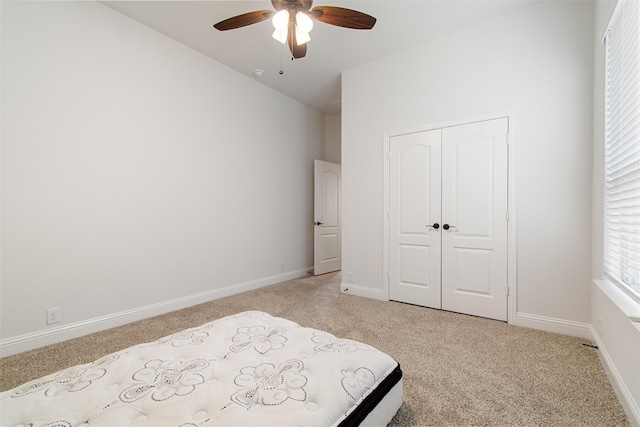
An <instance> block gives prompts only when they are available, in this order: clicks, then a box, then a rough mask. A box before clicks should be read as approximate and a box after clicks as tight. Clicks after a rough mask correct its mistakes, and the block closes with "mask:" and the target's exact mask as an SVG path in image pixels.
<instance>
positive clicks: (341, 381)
mask: <svg viewBox="0 0 640 427" xmlns="http://www.w3.org/2000/svg"><path fill="white" fill-rule="evenodd" d="M401 404H402V371H401V370H400V366H399V365H398V363H397V362H396V361H395V360H394V359H393V358H392V357H390V356H389V355H387V354H385V353H383V352H381V351H379V350H377V349H375V348H374V347H371V346H369V345H367V344H364V343H361V342H357V341H352V340H348V339H341V338H337V337H335V336H333V335H331V334H329V333H327V332H323V331H320V330H316V329H311V328H305V327H302V326H300V325H298V324H297V323H294V322H292V321H289V320H287V319H283V318H279V317H273V316H271V315H269V314H267V313H264V312H259V311H248V312H243V313H239V314H237V315H233V316H228V317H224V318H222V319H218V320H215V321H213V322H210V323H206V324H204V325H202V326H199V327H196V328H191V329H187V330H184V331H181V332H179V333H176V334H174V335H170V336H167V337H165V338H161V339H159V340H157V341H155V342H150V343H145V344H140V345H136V346H134V347H130V348H128V349H125V350H122V351H119V352H116V353H113V354H110V355H107V356H104V357H102V358H100V359H98V360H96V361H94V362H92V363H88V364H85V365H79V366H75V367H72V368H69V369H65V370H63V371H60V372H57V373H54V374H51V375H48V376H45V377H42V378H40V379H37V380H35V381H31V382H29V383H27V384H24V385H22V386H19V387H16V388H14V389H12V390H8V391H5V392H3V393H0V421H1V425H2V426H18V425H28V426H56V427H71V426H154V427H162V426H172V427H192V426H193V427H195V426H236V425H237V426H248V425H259V426H348V425H377V426H380V425H386V424H387V423H388V422H389V421H390V420H391V418H392V417H393V415H394V414H395V412H396V411H397V410H398V408H399V407H400V405H401Z"/></svg>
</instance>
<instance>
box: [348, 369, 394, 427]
mask: <svg viewBox="0 0 640 427" xmlns="http://www.w3.org/2000/svg"><path fill="white" fill-rule="evenodd" d="M400 379H402V370H401V369H400V364H399V363H397V362H396V367H395V369H394V370H393V371H392V372H391V373H390V374H389V375H387V377H386V378H385V379H384V380H383V381H382V382H381V383H380V384H379V385H378V387H376V388H375V389H374V390H373V391H372V392H371V393H370V394H369V395H368V396H367V397H365V399H364V400H363V401H362V403H360V404H359V405H358V406H357V407H356V409H354V410H353V412H351V413H350V414H349V415H348V416H347V417H346V418H345V419H344V420H342V422H340V424H338V426H339V427H351V426H359V425H360V423H361V422H362V421H364V419H365V418H367V415H369V413H371V411H373V408H375V407H376V406H378V403H380V402H381V401H382V399H384V397H385V396H386V395H387V393H389V391H391V389H392V388H393V387H394V386H395V385H396V384H398V382H399V381H400Z"/></svg>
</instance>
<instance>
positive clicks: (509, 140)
mask: <svg viewBox="0 0 640 427" xmlns="http://www.w3.org/2000/svg"><path fill="white" fill-rule="evenodd" d="M509 144H511V134H509V133H508V134H507V145H509Z"/></svg>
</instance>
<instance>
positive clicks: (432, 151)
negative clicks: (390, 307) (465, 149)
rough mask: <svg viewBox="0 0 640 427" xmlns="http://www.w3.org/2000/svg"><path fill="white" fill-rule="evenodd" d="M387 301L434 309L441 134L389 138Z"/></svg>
mask: <svg viewBox="0 0 640 427" xmlns="http://www.w3.org/2000/svg"><path fill="white" fill-rule="evenodd" d="M389 147H390V150H389V187H390V193H391V197H390V200H389V243H390V251H389V255H390V259H389V281H390V283H391V286H390V287H389V298H390V299H392V300H395V301H402V302H408V303H411V304H418V305H422V306H425V307H433V308H440V306H441V302H440V294H441V277H440V265H441V261H440V257H441V242H440V234H441V229H440V204H441V200H440V181H441V171H440V164H441V162H440V157H441V154H440V147H441V131H440V130H434V131H428V132H418V133H412V134H406V135H400V136H395V137H392V138H390V145H389Z"/></svg>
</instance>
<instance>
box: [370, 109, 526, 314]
mask: <svg viewBox="0 0 640 427" xmlns="http://www.w3.org/2000/svg"><path fill="white" fill-rule="evenodd" d="M515 116H516V114H515V111H514V110H506V111H497V112H493V113H487V114H482V115H477V116H472V117H466V118H461V119H454V120H448V121H444V122H438V123H430V124H427V125H425V126H420V127H417V128H412V129H405V130H401V131H394V132H385V133H384V134H383V144H382V150H383V153H382V159H383V170H384V175H383V185H384V189H383V206H382V208H383V209H382V216H383V221H382V222H383V227H382V228H383V235H382V251H383V255H382V259H383V263H382V296H383V297H384V298H385V299H386V300H387V301H389V289H390V287H389V281H390V267H389V262H390V250H389V244H390V236H389V232H390V224H389V211H390V205H389V202H390V188H389V180H390V172H389V152H390V148H391V146H390V143H391V138H392V137H394V136H399V135H405V134H409V133H417V132H425V131H430V130H434V129H441V128H447V127H454V126H460V125H465V124H470V123H475V122H484V121H488V120H494V119H500V118H505V117H506V118H507V119H508V121H509V128H508V132H509V133H508V155H507V161H508V165H507V209H508V212H509V218H508V221H507V290H508V295H507V323H509V324H514V325H515V324H516V314H517V300H518V298H517V277H518V276H517V265H518V264H517V255H518V254H517V229H518V227H517V217H518V215H517V212H516V207H517V206H518V204H517V200H516V195H517V192H516V144H515V141H516V135H515V133H516V132H515V130H516V126H515V124H516V120H515Z"/></svg>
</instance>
